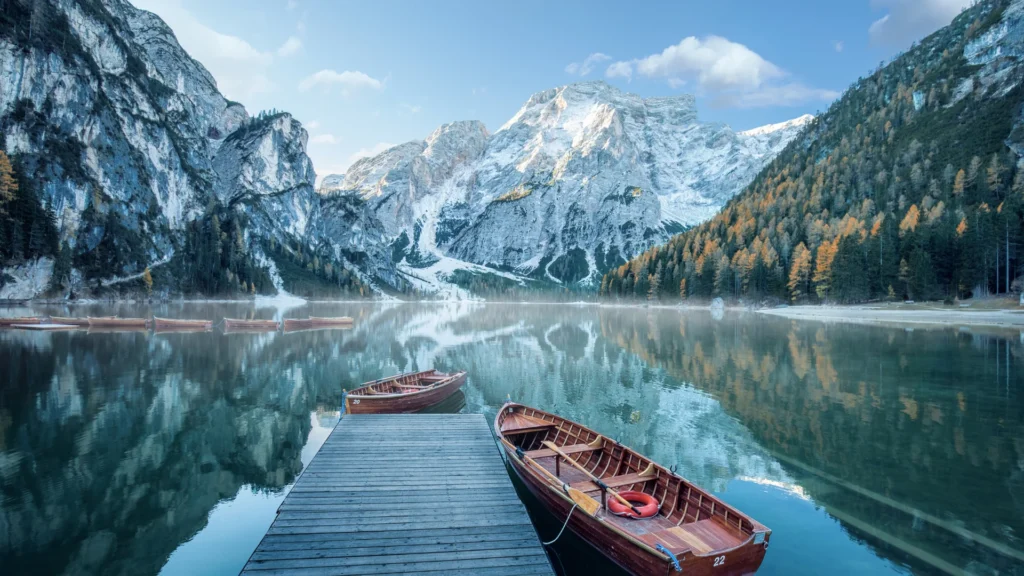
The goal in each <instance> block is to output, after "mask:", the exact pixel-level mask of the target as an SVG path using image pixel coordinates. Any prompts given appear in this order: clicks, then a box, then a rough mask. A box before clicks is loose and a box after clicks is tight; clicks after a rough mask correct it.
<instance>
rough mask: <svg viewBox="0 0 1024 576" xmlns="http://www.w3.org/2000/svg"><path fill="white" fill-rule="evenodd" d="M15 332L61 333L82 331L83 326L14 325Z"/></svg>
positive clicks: (12, 326)
mask: <svg viewBox="0 0 1024 576" xmlns="http://www.w3.org/2000/svg"><path fill="white" fill-rule="evenodd" d="M11 328H14V329H15V330H34V331H39V332H59V331H62V330H81V329H82V327H81V326H73V325H71V324H12V325H11Z"/></svg>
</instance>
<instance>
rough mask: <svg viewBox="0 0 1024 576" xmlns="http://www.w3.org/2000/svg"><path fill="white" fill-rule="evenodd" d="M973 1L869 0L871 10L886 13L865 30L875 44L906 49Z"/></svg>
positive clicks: (946, 22) (941, 25)
mask: <svg viewBox="0 0 1024 576" xmlns="http://www.w3.org/2000/svg"><path fill="white" fill-rule="evenodd" d="M972 2H973V0H871V6H872V8H874V9H876V10H885V11H886V13H885V14H884V15H883V16H882V17H880V18H879V19H878V20H875V21H874V22H873V23H872V24H871V27H870V28H868V37H869V38H870V39H871V42H872V43H873V44H876V45H881V46H888V47H893V48H905V47H906V46H908V45H909V44H910V43H911V42H913V41H915V40H920V39H921V38H923V37H925V36H927V35H928V34H931V33H932V32H934V31H936V30H938V29H939V28H941V27H943V26H945V25H946V24H949V23H950V22H951V21H952V20H953V17H955V16H956V15H957V14H959V13H960V11H961V10H963V9H964V8H967V7H968V6H970V5H971V4H972Z"/></svg>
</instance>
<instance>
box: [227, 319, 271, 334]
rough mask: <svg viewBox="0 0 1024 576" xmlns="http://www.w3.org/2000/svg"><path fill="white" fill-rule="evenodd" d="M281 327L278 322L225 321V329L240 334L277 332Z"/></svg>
mask: <svg viewBox="0 0 1024 576" xmlns="http://www.w3.org/2000/svg"><path fill="white" fill-rule="evenodd" d="M280 326H281V324H280V322H278V321H277V320H235V319H234V318H225V319H224V329H225V330H233V331H238V332H243V331H248V332H269V331H272V330H277V329H278V328H279V327H280Z"/></svg>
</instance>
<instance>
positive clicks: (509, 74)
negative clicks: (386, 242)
mask: <svg viewBox="0 0 1024 576" xmlns="http://www.w3.org/2000/svg"><path fill="white" fill-rule="evenodd" d="M132 2H133V3H134V4H135V5H136V6H139V7H140V8H145V9H147V10H151V11H153V12H156V13H157V14H159V15H160V16H161V17H163V18H164V20H166V21H167V22H168V24H170V25H171V28H172V29H174V31H175V35H176V36H177V37H178V40H179V42H180V43H181V44H182V45H183V46H184V47H185V49H186V50H188V51H189V53H190V54H192V56H193V57H195V58H196V59H197V60H199V61H200V62H202V63H203V64H204V65H205V66H206V67H207V68H208V69H209V70H210V71H211V72H212V73H213V75H214V77H215V78H216V79H217V82H218V85H219V87H220V89H221V91H222V92H224V94H225V95H226V96H227V97H229V98H231V99H234V100H238V101H240V102H242V103H243V104H245V106H246V108H247V109H248V110H249V111H250V113H256V112H257V111H259V110H262V109H270V108H277V109H279V110H286V111H288V112H291V113H292V114H294V115H295V117H296V118H298V119H299V120H301V121H302V122H303V124H304V125H305V126H306V128H307V129H308V130H309V132H310V143H309V154H310V157H311V158H312V159H313V163H314V166H315V167H316V170H317V173H318V175H320V176H321V177H322V176H323V175H325V174H328V173H332V172H343V171H344V170H345V169H346V168H347V166H348V165H349V164H350V163H351V162H352V161H353V160H355V159H356V158H358V157H359V156H362V155H368V154H370V153H374V152H376V151H379V150H381V149H383V148H385V147H387V146H389V145H393V144H398V143H401V142H406V141H409V140H414V139H423V138H425V137H426V136H427V135H429V134H430V133H431V132H432V131H433V130H434V129H435V128H436V127H437V126H439V125H441V124H443V123H445V122H451V121H454V120H466V119H475V120H481V121H483V122H484V123H485V124H486V125H487V127H488V128H489V129H490V130H492V131H493V130H496V129H498V128H499V127H500V126H501V125H502V124H503V123H505V121H506V120H508V119H509V118H510V117H511V116H512V115H513V114H515V112H516V110H518V109H519V107H520V106H521V105H522V103H523V102H524V101H525V100H526V99H527V98H529V96H530V95H531V94H533V93H534V92H537V91H540V90H544V89H547V88H551V87H554V86H560V85H563V84H567V83H569V82H574V81H579V80H594V79H603V80H605V81H607V82H609V83H610V84H613V85H615V86H618V87H620V88H622V89H623V90H627V91H630V92H635V93H637V94H640V95H642V96H645V97H646V96H661V95H669V94H679V93H691V94H695V95H696V96H697V104H698V111H699V115H700V117H701V118H702V119H703V120H707V121H716V122H725V123H727V124H729V125H730V126H732V127H733V128H735V129H737V130H744V129H748V128H753V127H756V126H760V125H763V124H769V123H774V122H781V121H784V120H788V119H790V118H794V117H796V116H799V115H801V114H805V113H815V112H816V111H819V110H824V109H825V108H827V106H828V104H829V102H830V101H831V100H833V99H834V98H835V97H836V96H837V95H838V94H839V93H840V92H841V91H842V90H843V89H844V88H845V87H846V86H848V85H849V84H851V83H852V82H853V81H855V80H856V79H857V78H858V77H860V76H863V75H866V74H867V73H869V72H870V71H871V70H873V69H874V68H875V67H876V66H877V65H878V64H879V62H880V61H883V60H886V59H888V58H890V57H892V56H893V55H895V54H897V53H899V52H900V51H902V50H904V49H906V48H907V47H909V46H910V44H911V43H912V42H913V41H915V40H917V39H920V38H922V37H923V36H925V35H926V34H927V33H929V32H931V31H933V30H935V29H937V28H939V27H941V26H943V25H945V24H946V23H948V22H949V21H950V20H951V19H952V18H953V16H954V15H956V14H957V13H958V12H959V11H960V9H962V8H963V7H964V6H966V5H967V4H969V0H772V1H761V0H745V1H743V0H716V1H714V2H711V1H675V2H669V1H665V2H644V1H633V2H629V3H628V4H627V3H625V2H598V1H596V0H595V1H586V2H584V1H559V2H552V1H547V0H545V1H540V0H518V1H506V2H496V1H495V2H492V1H484V0H477V1H474V2H470V1H465V0H459V1H455V0H452V1H443V0H429V1H427V0H423V1H413V0H405V1H401V2H399V1H386V0H378V1H359V2H345V1H341V0H213V1H211V0H132Z"/></svg>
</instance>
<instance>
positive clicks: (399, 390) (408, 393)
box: [345, 370, 466, 414]
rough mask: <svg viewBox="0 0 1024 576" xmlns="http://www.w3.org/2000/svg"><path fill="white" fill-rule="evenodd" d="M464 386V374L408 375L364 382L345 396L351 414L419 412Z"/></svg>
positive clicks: (416, 373)
mask: <svg viewBox="0 0 1024 576" xmlns="http://www.w3.org/2000/svg"><path fill="white" fill-rule="evenodd" d="M465 382H466V372H465V371H463V372H456V373H454V374H446V373H444V372H438V371H437V370H427V371H425V372H410V373H407V374H399V375H397V376H391V377H389V378H382V379H380V380H374V381H372V382H367V383H365V384H363V385H362V386H360V387H359V388H356V389H355V390H352V391H351V392H347V393H346V394H345V411H346V412H348V413H350V414H397V413H402V412H418V411H420V410H423V409H424V408H427V407H430V406H433V405H434V404H437V403H438V402H441V401H442V400H444V399H445V398H447V397H449V396H451V395H452V394H454V393H455V392H457V391H458V390H459V388H461V387H462V385H463V384H464V383H465Z"/></svg>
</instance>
